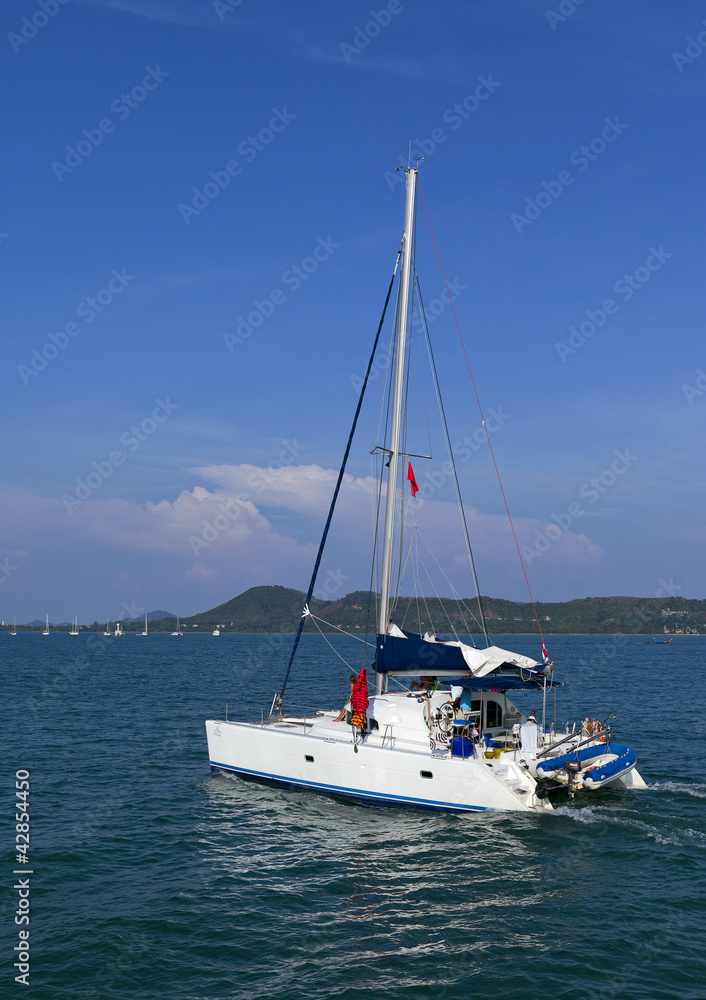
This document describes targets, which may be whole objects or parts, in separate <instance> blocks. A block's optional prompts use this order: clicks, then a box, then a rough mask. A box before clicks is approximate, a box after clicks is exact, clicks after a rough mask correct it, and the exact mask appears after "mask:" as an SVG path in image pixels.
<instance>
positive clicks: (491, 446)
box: [417, 175, 544, 644]
mask: <svg viewBox="0 0 706 1000" xmlns="http://www.w3.org/2000/svg"><path fill="white" fill-rule="evenodd" d="M417 184H418V185H419V193H420V194H421V196H422V202H423V203H424V211H425V212H426V216H427V221H428V222H429V229H430V230H431V236H432V239H433V240H434V247H435V248H436V255H437V257H438V258H439V266H440V268H441V273H442V275H443V277H444V284H445V285H446V293H447V295H448V297H449V304H450V305H451V311H452V312H453V315H454V320H455V322H456V329H457V330H458V336H459V339H460V341H461V347H462V348H463V356H464V357H465V359H466V366H467V368H468V374H469V375H470V376H471V384H472V385H473V393H474V395H475V397H476V403H477V404H478V411H479V413H480V417H481V422H482V424H483V430H484V431H485V437H486V440H487V442H488V448H489V449H490V455H491V458H492V459H493V465H494V466H495V473H496V475H497V477H498V485H499V486H500V492H501V493H502V497H503V503H504V504H505V510H506V512H507V518H508V521H509V522H510V528H511V530H512V537H513V538H514V540H515V548H516V549H517V555H518V557H519V560H520V566H521V567H522V573H523V575H524V578H525V583H526V584H527V593H528V594H529V598H530V601H531V602H532V610H533V611H534V617H535V619H536V621H537V628H538V629H539V637H540V639H541V640H542V644H544V634H543V632H542V625H541V623H540V621H539V615H538V614H537V607H536V605H535V603H534V597H533V596H532V588H531V587H530V582H529V578H528V576H527V570H526V569H525V561H524V559H523V558H522V552H521V551H520V544H519V542H518V541H517V535H516V534H515V525H514V524H513V523H512V517H511V515H510V507H509V506H508V502H507V497H506V496H505V490H504V489H503V483H502V479H501V478H500V470H499V468H498V463H497V462H496V460H495V452H494V451H493V445H492V443H491V440H490V434H489V433H488V428H487V426H486V423H485V415H484V413H483V407H482V406H481V402H480V397H479V396H478V390H477V389H476V382H475V379H474V378H473V371H472V370H471V363H470V361H469V360H468V354H467V352H466V345H465V343H464V340H463V334H462V333H461V327H460V324H459V322H458V316H457V315H456V310H455V308H454V304H453V299H452V298H451V291H450V290H449V283H448V281H447V279H446V272H445V271H444V265H443V264H442V262H441V254H440V252H439V245H438V243H437V242H436V236H435V235H434V227H433V226H432V224H431V218H430V216H429V209H428V208H427V202H426V198H425V197H424V191H423V190H422V185H421V183H420V181H419V175H417ZM486 638H487V633H486Z"/></svg>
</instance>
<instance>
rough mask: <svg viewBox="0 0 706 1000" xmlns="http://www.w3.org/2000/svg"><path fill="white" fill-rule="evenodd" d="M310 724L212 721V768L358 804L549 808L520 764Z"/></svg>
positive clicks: (448, 809)
mask: <svg viewBox="0 0 706 1000" xmlns="http://www.w3.org/2000/svg"><path fill="white" fill-rule="evenodd" d="M304 728H305V726H304V725H301V726H293V725H287V724H277V723H274V724H272V723H265V724H264V725H254V724H247V723H238V722H217V721H213V720H209V721H208V722H207V723H206V733H207V736H208V752H209V759H210V764H211V770H212V771H214V772H219V771H222V772H224V773H226V774H237V775H240V776H241V777H243V778H250V779H252V780H254V781H260V782H265V783H268V784H274V785H280V786H285V787H290V788H305V789H310V790H311V791H316V792H323V793H326V794H329V795H336V796H339V797H342V798H346V799H351V800H353V801H356V802H365V803H375V804H377V805H386V806H408V807H409V806H416V807H418V808H425V809H434V810H439V811H443V812H478V811H482V810H486V809H499V810H505V811H508V810H513V811H514V810H520V811H528V810H534V809H551V805H550V804H549V803H548V802H547V801H546V800H541V799H537V798H536V796H535V794H534V788H535V782H534V779H533V778H532V777H531V776H530V775H529V774H527V772H526V771H522V770H521V769H520V768H519V767H517V765H515V764H512V763H509V764H506V763H504V762H501V761H485V760H479V759H476V758H462V757H451V756H449V755H444V756H441V755H438V756H435V755H434V754H432V753H431V752H430V751H429V750H426V752H425V751H423V750H421V749H418V750H414V749H410V750H405V749H399V748H398V747H391V746H389V745H387V746H384V745H383V741H382V739H381V738H380V737H379V736H375V737H373V735H372V734H371V735H370V736H368V738H367V739H366V742H365V743H359V744H358V753H356V752H355V750H354V747H353V742H352V738H349V739H348V740H345V739H341V738H337V739H334V738H327V737H319V736H314V735H310V734H307V733H306V732H305V731H303V730H304Z"/></svg>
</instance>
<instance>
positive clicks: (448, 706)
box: [436, 701, 456, 736]
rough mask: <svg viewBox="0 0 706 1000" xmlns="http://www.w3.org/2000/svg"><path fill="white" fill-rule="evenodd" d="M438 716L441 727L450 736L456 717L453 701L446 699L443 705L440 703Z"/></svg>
mask: <svg viewBox="0 0 706 1000" xmlns="http://www.w3.org/2000/svg"><path fill="white" fill-rule="evenodd" d="M436 717H437V724H438V726H439V729H440V730H441V732H442V733H446V735H447V736H448V735H449V733H450V732H451V731H452V729H453V727H454V718H455V717H456V712H455V710H454V707H453V702H450V701H445V702H444V704H443V705H440V706H439V709H438V711H437V713H436Z"/></svg>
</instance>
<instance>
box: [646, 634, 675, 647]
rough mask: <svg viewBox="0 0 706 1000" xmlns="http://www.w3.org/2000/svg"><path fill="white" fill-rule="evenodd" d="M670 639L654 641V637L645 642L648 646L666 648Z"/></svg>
mask: <svg viewBox="0 0 706 1000" xmlns="http://www.w3.org/2000/svg"><path fill="white" fill-rule="evenodd" d="M671 641H672V640H671V639H655V638H654V636H653V637H652V638H651V639H648V640H647V645H648V646H668V645H669V643H670V642H671Z"/></svg>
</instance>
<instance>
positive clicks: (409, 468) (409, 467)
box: [407, 462, 419, 499]
mask: <svg viewBox="0 0 706 1000" xmlns="http://www.w3.org/2000/svg"><path fill="white" fill-rule="evenodd" d="M407 479H408V481H409V482H410V483H411V484H412V499H414V497H416V495H417V493H419V487H418V486H417V480H416V479H415V478H414V470H413V469H412V463H411V462H409V463H408V464H407Z"/></svg>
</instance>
